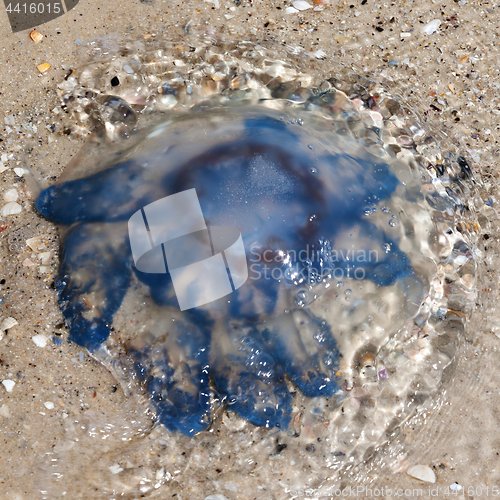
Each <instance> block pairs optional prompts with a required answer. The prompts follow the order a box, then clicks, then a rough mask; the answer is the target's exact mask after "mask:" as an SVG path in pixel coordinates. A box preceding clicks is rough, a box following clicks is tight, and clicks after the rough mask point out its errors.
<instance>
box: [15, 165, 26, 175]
mask: <svg viewBox="0 0 500 500" xmlns="http://www.w3.org/2000/svg"><path fill="white" fill-rule="evenodd" d="M14 173H15V174H16V175H17V176H18V177H22V176H23V175H24V168H21V167H16V168H15V169H14Z"/></svg>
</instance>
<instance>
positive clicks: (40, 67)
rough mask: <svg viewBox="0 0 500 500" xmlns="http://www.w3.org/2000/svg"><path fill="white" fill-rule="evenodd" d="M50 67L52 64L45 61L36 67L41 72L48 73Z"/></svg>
mask: <svg viewBox="0 0 500 500" xmlns="http://www.w3.org/2000/svg"><path fill="white" fill-rule="evenodd" d="M49 68H50V64H49V63H43V64H39V65H38V66H37V67H36V69H37V70H38V71H40V73H42V74H43V73H47V71H49Z"/></svg>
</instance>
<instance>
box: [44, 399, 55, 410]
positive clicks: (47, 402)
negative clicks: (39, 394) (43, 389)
mask: <svg viewBox="0 0 500 500" xmlns="http://www.w3.org/2000/svg"><path fill="white" fill-rule="evenodd" d="M43 406H45V408H47V410H53V409H54V403H52V402H51V401H46V402H45V403H43Z"/></svg>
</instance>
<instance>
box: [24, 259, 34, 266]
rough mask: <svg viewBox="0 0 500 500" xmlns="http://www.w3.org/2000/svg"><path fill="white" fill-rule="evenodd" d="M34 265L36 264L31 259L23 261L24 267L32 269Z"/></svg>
mask: <svg viewBox="0 0 500 500" xmlns="http://www.w3.org/2000/svg"><path fill="white" fill-rule="evenodd" d="M34 265H35V263H34V262H33V261H32V260H31V259H24V260H23V266H24V267H32V266H34Z"/></svg>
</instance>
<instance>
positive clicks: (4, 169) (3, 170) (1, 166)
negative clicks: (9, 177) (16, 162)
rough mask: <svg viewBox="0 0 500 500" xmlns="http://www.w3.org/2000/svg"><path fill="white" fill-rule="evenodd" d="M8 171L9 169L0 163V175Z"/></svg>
mask: <svg viewBox="0 0 500 500" xmlns="http://www.w3.org/2000/svg"><path fill="white" fill-rule="evenodd" d="M6 170H9V167H6V166H5V165H4V164H3V163H0V174H1V173H3V172H5V171H6Z"/></svg>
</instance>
